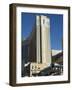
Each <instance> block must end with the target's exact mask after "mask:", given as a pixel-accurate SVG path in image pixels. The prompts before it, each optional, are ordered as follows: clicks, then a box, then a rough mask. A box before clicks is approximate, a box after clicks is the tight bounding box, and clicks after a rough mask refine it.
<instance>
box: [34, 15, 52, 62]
mask: <svg viewBox="0 0 72 90" xmlns="http://www.w3.org/2000/svg"><path fill="white" fill-rule="evenodd" d="M36 55H37V56H36V57H37V58H36V59H37V63H42V64H44V63H47V64H51V44H50V19H49V18H48V17H47V16H44V15H41V16H36Z"/></svg>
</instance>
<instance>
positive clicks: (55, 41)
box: [21, 12, 63, 50]
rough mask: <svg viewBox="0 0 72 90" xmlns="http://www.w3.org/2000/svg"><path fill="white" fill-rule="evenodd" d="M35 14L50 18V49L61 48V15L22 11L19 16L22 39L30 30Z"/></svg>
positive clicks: (33, 23)
mask: <svg viewBox="0 0 72 90" xmlns="http://www.w3.org/2000/svg"><path fill="white" fill-rule="evenodd" d="M36 15H45V16H48V17H49V18H50V36H51V49H56V50H62V37H63V15H58V14H42V13H40V14H38V13H24V12H23V13H22V16H21V21H22V22H21V23H22V24H21V25H22V26H21V29H22V39H24V38H27V37H28V36H29V34H30V32H31V31H32V29H33V27H34V25H35V17H36Z"/></svg>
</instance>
